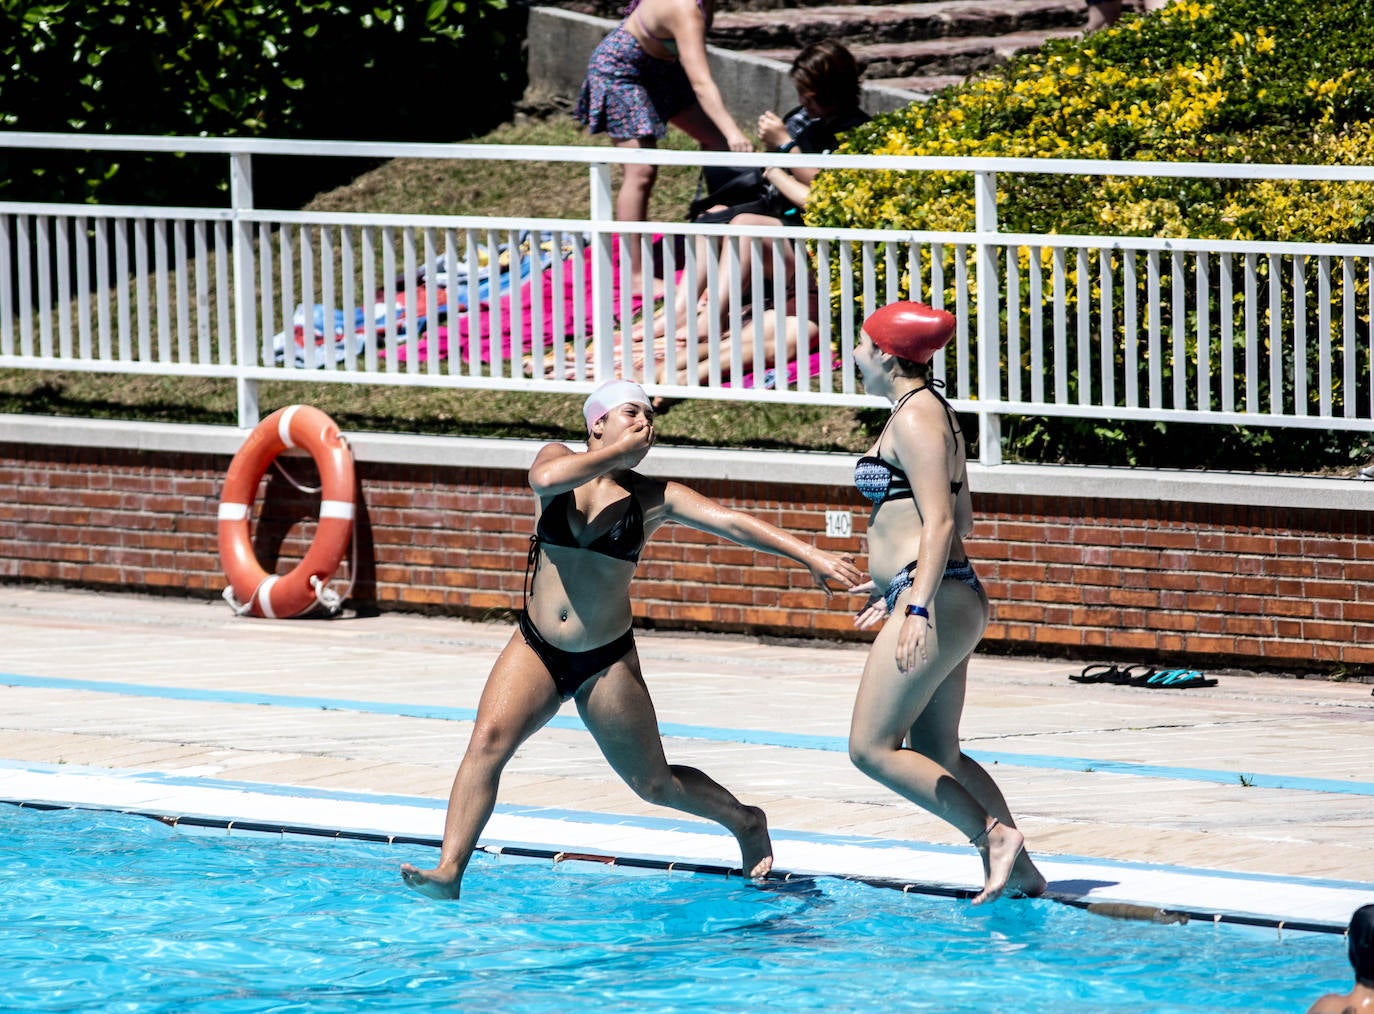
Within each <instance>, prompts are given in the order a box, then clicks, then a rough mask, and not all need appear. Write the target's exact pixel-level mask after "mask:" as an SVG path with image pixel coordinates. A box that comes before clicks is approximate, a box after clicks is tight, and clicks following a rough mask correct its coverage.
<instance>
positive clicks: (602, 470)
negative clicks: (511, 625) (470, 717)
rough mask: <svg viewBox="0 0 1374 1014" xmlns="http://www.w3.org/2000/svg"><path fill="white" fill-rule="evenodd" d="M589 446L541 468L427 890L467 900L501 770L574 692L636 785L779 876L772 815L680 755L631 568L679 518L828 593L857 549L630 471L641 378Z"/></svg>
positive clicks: (606, 403)
mask: <svg viewBox="0 0 1374 1014" xmlns="http://www.w3.org/2000/svg"><path fill="white" fill-rule="evenodd" d="M584 414H585V416H586V419H587V428H588V430H589V432H590V436H589V437H588V438H587V450H586V451H581V452H579V451H573V450H571V449H569V448H568V447H566V446H564V445H563V444H547V445H545V446H544V448H543V449H542V450H540V452H539V454H538V455H537V456H536V457H535V460H534V465H533V466H532V467H531V468H530V473H529V481H530V486H531V487H532V488H533V489H534V492H535V493H536V494H537V495H538V498H539V506H540V514H539V520H538V523H537V525H536V527H535V534H534V536H533V537H532V539H531V548H530V566H529V572H528V574H527V577H526V582H527V584H526V590H527V595H526V604H525V609H524V611H523V612H522V613H521V616H520V629H519V631H518V632H517V633H516V634H514V635H513V636H512V637H511V639H510V642H509V643H508V644H507V645H506V647H505V649H504V650H503V651H502V652H501V655H500V657H499V658H498V659H497V660H496V665H495V667H494V668H493V669H492V672H491V675H490V676H489V677H488V678H487V684H486V687H485V688H484V689H483V691H482V697H481V700H480V702H479V703H478V705H477V719H476V722H475V724H474V727H473V730H472V738H471V739H470V740H469V742H468V748H467V752H466V753H465V754H464V755H463V760H462V763H461V764H460V765H459V767H458V773H457V775H456V776H455V777H454V780H453V789H452V791H451V792H450V794H449V803H448V815H447V817H446V818H445V822H444V841H443V848H442V850H441V851H440V854H439V864H438V866H436V867H435V868H433V869H430V870H420V869H417V868H416V867H414V866H412V865H410V864H409V863H407V864H405V865H403V866H402V867H401V876H402V877H403V878H404V879H405V882H406V883H407V884H409V885H410V886H411V887H413V888H415V890H417V891H420V892H421V893H422V894H427V895H430V896H431V897H436V898H456V897H458V893H459V890H460V888H461V883H462V877H463V870H464V869H465V868H466V867H467V864H468V859H469V858H470V857H471V856H472V851H473V849H474V848H475V847H476V845H477V838H478V836H479V835H480V834H481V832H482V828H483V827H485V826H486V823H487V820H488V819H489V818H490V817H491V812H492V808H493V807H494V806H495V803H496V790H497V785H498V782H499V781H500V777H501V772H502V770H503V769H504V768H505V766H506V764H507V762H509V760H510V759H511V757H512V756H514V754H515V751H516V749H517V748H518V747H519V746H520V744H521V743H523V742H524V741H525V740H526V739H528V738H529V737H530V736H531V735H533V734H534V733H535V732H536V731H538V730H539V729H540V728H541V727H543V726H544V725H545V724H546V723H547V722H548V721H549V719H551V718H552V717H553V716H554V715H555V714H556V713H557V711H558V708H559V706H560V705H561V704H562V703H563V702H564V701H566V700H568V699H569V698H571V699H572V700H573V701H575V702H576V704H577V710H578V713H579V714H580V715H581V716H582V720H583V722H585V723H586V726H587V729H588V730H589V731H590V732H591V734H592V736H593V737H594V738H595V739H596V742H597V745H598V746H600V747H601V751H602V753H604V754H605V756H606V759H607V760H608V761H609V762H610V764H611V767H612V768H614V769H615V771H616V773H617V774H619V775H620V776H621V777H622V778H623V779H625V781H626V783H627V784H628V785H629V786H630V787H631V788H632V789H634V791H635V792H636V793H638V794H639V795H640V796H641V797H642V798H644V799H646V800H648V801H649V802H652V803H658V804H660V805H663V806H671V807H674V808H676V809H679V810H684V811H686V812H687V813H691V814H694V815H696V816H699V817H708V818H710V819H711V820H714V821H716V822H717V823H719V824H722V825H724V826H725V828H726V829H727V830H729V831H730V832H731V833H732V834H733V835H734V836H735V838H736V840H737V841H738V842H739V846H740V853H741V858H742V863H741V868H742V869H743V870H744V871H745V873H746V875H748V876H750V877H762V876H764V875H765V874H767V872H768V870H769V869H770V868H771V866H772V862H773V849H772V843H771V842H770V840H769V837H768V824H767V821H766V819H765V817H764V813H763V811H762V810H760V809H759V808H758V807H755V806H746V805H744V804H742V803H741V802H740V801H739V800H737V799H736V798H735V797H734V796H732V795H731V794H730V793H729V792H728V791H727V790H726V789H725V788H723V787H722V786H721V785H719V784H718V783H716V782H714V781H712V780H711V779H710V778H709V777H707V776H706V775H705V774H703V773H702V772H700V771H698V770H696V769H695V768H689V767H683V766H681V765H671V766H670V765H669V764H668V761H667V759H666V758H665V757H664V754H663V742H662V740H661V739H660V737H659V733H658V722H657V719H656V717H655V715H654V706H653V702H652V701H651V700H650V699H649V691H648V688H647V687H646V686H645V683H644V677H643V676H642V675H641V673H640V668H639V656H638V654H637V653H636V651H635V643H634V634H633V631H632V630H631V620H632V615H631V609H630V579H631V578H632V577H633V576H634V572H635V565H636V562H637V560H638V559H639V553H640V550H641V549H642V548H643V546H644V543H645V541H646V540H647V539H648V538H649V537H650V536H651V535H653V533H654V532H655V531H656V530H657V529H658V528H659V527H660V526H661V525H663V524H665V523H666V522H668V521H677V522H679V523H681V524H685V525H688V526H689V527H692V528H696V529H699V530H701V531H704V532H710V533H711V534H713V535H718V536H720V537H721V538H724V539H729V540H730V541H732V542H736V543H738V544H740V545H742V546H748V547H750V548H752V549H758V550H765V551H767V552H770V553H776V554H777V555H779V556H785V557H787V558H788V559H791V560H795V561H797V562H798V563H800V564H802V566H804V567H806V568H807V569H808V570H810V571H811V576H812V578H813V579H814V580H815V582H816V584H817V585H819V586H820V587H821V588H822V589H824V590H825V592H826V594H827V595H829V594H830V589H829V587H828V585H827V582H830V581H834V582H836V583H837V584H839V585H841V586H843V587H845V588H850V587H853V586H854V585H855V584H856V583H857V582H859V581H860V580H862V574H861V573H860V572H859V570H858V569H857V568H856V567H855V566H854V564H853V561H852V560H850V559H849V558H847V557H839V556H836V555H835V554H833V553H827V552H824V551H823V550H820V549H817V548H815V547H814V546H810V545H808V544H807V543H805V542H802V541H801V540H800V539H797V538H795V537H793V536H791V535H788V534H787V533H786V532H784V531H782V530H780V529H778V528H775V527H773V526H772V525H770V524H767V523H766V522H764V521H760V520H759V519H757V518H755V517H752V516H751V515H748V514H745V513H742V512H741V511H737V510H732V509H730V508H728V507H725V506H723V505H722V504H719V503H716V502H715V501H714V500H710V499H707V498H706V497H704V496H701V495H700V494H698V493H696V492H693V491H692V490H691V489H689V488H688V487H686V486H684V485H682V484H681V483H677V482H660V481H658V480H656V479H650V478H647V477H645V476H642V475H639V474H638V473H636V472H634V471H632V469H634V467H635V466H636V465H638V464H639V462H640V461H641V460H642V459H643V458H644V455H645V454H647V453H648V452H649V448H650V447H652V446H653V441H654V415H653V410H652V409H651V408H650V405H649V399H648V397H647V396H646V395H645V394H644V390H643V389H642V388H641V387H640V386H639V385H638V384H632V383H629V382H627V381H623V380H614V381H610V382H608V383H606V384H603V385H601V387H599V388H597V390H596V391H594V392H593V393H592V395H591V397H590V398H588V399H587V404H586V407H585V408H584Z"/></svg>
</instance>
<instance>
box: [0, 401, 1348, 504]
mask: <svg viewBox="0 0 1374 1014" xmlns="http://www.w3.org/2000/svg"><path fill="white" fill-rule="evenodd" d="M346 435H347V437H348V441H349V444H350V446H351V447H352V448H353V455H354V457H355V458H356V459H357V460H358V461H363V462H376V463H380V464H389V465H425V466H439V467H448V468H498V469H512V468H513V469H526V468H528V467H529V466H530V464H531V463H532V462H533V461H534V456H535V454H536V453H537V452H538V450H539V448H540V447H542V446H543V445H544V441H540V440H490V439H485V440H484V439H476V438H470V437H434V436H412V435H408V434H402V433H350V434H346ZM246 436H247V434H246V433H245V432H244V431H243V430H240V429H237V428H236V427H232V426H205V425H191V424H187V425H180V424H175V423H142V422H124V421H119V420H104V419H101V420H94V419H68V418H58V417H46V416H23V415H0V443H12V444H38V445H43V446H58V447H74V448H102V449H109V450H125V451H147V452H156V453H173V454H176V453H181V454H219V455H223V456H225V457H226V458H227V457H231V456H232V455H233V454H234V453H235V452H236V451H237V450H238V449H239V447H240V446H241V445H242V443H243V441H244V439H245V437H246ZM226 467H227V463H226ZM853 468H854V456H853V455H850V454H834V453H820V452H808V451H755V450H723V449H717V448H699V447H670V446H661V447H659V448H657V449H656V450H655V451H654V453H653V456H652V457H651V458H650V459H648V460H647V461H646V463H645V466H644V467H643V468H642V469H641V470H642V471H643V472H644V473H645V474H647V475H654V476H657V477H659V478H676V479H683V480H688V481H695V482H700V481H711V480H726V481H749V482H757V483H783V484H791V485H819V486H848V485H850V483H851V482H852V481H853ZM969 485H970V487H971V488H972V489H973V491H974V492H975V493H982V494H990V495H1010V496H1054V497H1073V498H1076V499H1078V498H1086V499H1104V500H1138V501H1145V502H1165V501H1168V502H1172V503H1211V504H1225V505H1240V506H1248V507H1279V508H1289V509H1299V510H1359V511H1367V510H1369V509H1370V507H1371V506H1374V483H1364V482H1361V481H1359V480H1357V479H1344V478H1321V477H1309V476H1288V475H1254V474H1250V473H1237V472H1183V471H1178V472H1171V471H1163V470H1150V469H1134V468H1093V467H1086V466H1077V465H998V466H996V467H993V468H987V467H984V466H982V465H978V464H977V463H973V462H971V463H970V464H969Z"/></svg>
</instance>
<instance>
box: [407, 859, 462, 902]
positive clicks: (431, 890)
mask: <svg viewBox="0 0 1374 1014" xmlns="http://www.w3.org/2000/svg"><path fill="white" fill-rule="evenodd" d="M401 879H402V880H404V881H405V882H406V886H407V887H410V888H412V889H413V890H416V891H419V892H420V893H421V894H423V895H424V896H425V897H427V898H438V899H440V900H441V901H443V900H450V899H453V898H456V897H458V892H459V891H461V890H462V887H463V882H462V879H461V878H460V877H458V876H457V875H454V874H450V873H449V872H447V871H445V870H440V869H437V868H436V869H433V870H421V869H417V868H416V867H414V866H411V865H410V863H402V864H401Z"/></svg>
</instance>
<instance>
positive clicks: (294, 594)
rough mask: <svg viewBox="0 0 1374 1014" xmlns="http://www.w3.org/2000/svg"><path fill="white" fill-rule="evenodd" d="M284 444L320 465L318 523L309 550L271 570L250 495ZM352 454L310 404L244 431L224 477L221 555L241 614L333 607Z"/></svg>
mask: <svg viewBox="0 0 1374 1014" xmlns="http://www.w3.org/2000/svg"><path fill="white" fill-rule="evenodd" d="M288 447H300V448H303V449H304V450H307V451H309V452H310V456H311V457H312V458H314V459H315V464H316V465H317V466H318V467H319V470H320V523H319V527H318V528H317V529H316V531H315V539H314V541H313V542H311V543H310V549H309V550H308V551H307V552H306V554H305V559H303V560H301V562H300V563H299V564H297V565H296V568H295V569H294V570H292V571H291V572H290V573H288V574H285V575H282V576H280V577H279V576H277V575H276V574H268V573H267V571H265V570H263V569H262V567H261V566H260V565H259V564H258V559H257V557H256V556H255V555H254V553H253V543H252V540H251V538H250V537H249V534H248V520H249V518H250V517H251V516H252V514H253V498H254V497H255V496H256V495H257V492H258V483H259V482H261V481H262V477H263V476H264V475H265V474H266V473H267V469H268V466H270V465H271V464H272V462H273V461H274V460H275V459H276V457H277V455H279V454H280V453H281V452H282V451H284V450H286V449H287V448H288ZM353 515H354V503H353V456H352V454H351V453H350V451H349V449H348V442H347V441H346V440H345V439H344V438H343V434H341V433H340V432H339V427H338V426H336V425H335V423H334V420H333V419H330V418H329V416H327V415H325V414H324V413H323V412H321V411H320V410H319V409H317V408H312V407H311V406H309V405H288V406H287V407H286V408H283V409H278V410H277V411H276V412H273V413H272V414H271V415H269V416H268V417H267V418H266V419H264V420H263V421H262V422H260V423H258V426H257V428H256V429H254V430H253V432H252V433H250V434H249V436H248V439H247V440H245V441H244V443H243V446H242V447H240V448H239V452H238V453H237V454H235V455H234V460H233V461H232V462H230V464H229V472H228V474H226V475H225V477H224V492H223V494H222V495H221V497H220V504H219V560H220V565H221V566H222V567H223V568H224V573H225V576H226V577H228V578H229V587H228V588H226V589H225V590H224V597H225V599H226V600H228V602H229V604H230V605H231V606H233V607H234V611H235V612H237V613H239V614H241V615H242V614H250V613H251V614H252V615H253V616H264V617H269V618H270V617H283V618H285V617H291V616H300V615H302V614H304V613H307V612H309V611H310V610H312V609H313V608H314V607H315V606H316V605H322V606H324V607H325V608H327V609H329V610H330V612H337V611H338V606H339V597H338V595H336V594H334V593H332V592H330V591H329V589H328V587H327V585H328V582H329V579H330V578H331V577H333V576H334V571H335V570H337V569H338V567H339V563H340V561H342V560H343V558H344V554H345V553H346V552H347V551H348V546H349V540H350V539H351V537H352V534H353Z"/></svg>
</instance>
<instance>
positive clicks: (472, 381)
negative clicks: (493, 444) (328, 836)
mask: <svg viewBox="0 0 1374 1014" xmlns="http://www.w3.org/2000/svg"><path fill="white" fill-rule="evenodd" d="M3 148H42V149H52V150H55V149H64V148H65V149H75V150H96V149H99V150H118V151H128V152H145V153H146V152H188V153H198V154H214V155H224V156H227V159H228V169H229V179H230V200H229V207H228V208H209V209H203V208H202V209H198V208H159V207H112V206H110V207H102V206H93V205H79V204H66V203H20V202H7V203H6V202H0V367H10V368H21V369H64V370H89V371H101V372H114V373H121V372H122V373H151V374H167V375H192V376H211V377H224V378H231V379H233V380H234V381H235V382H236V384H237V387H238V402H239V409H238V411H239V423H240V425H242V426H244V427H249V426H252V425H254V424H255V423H256V422H257V420H258V415H259V413H258V398H257V385H258V384H259V383H260V382H261V381H264V380H273V379H289V380H297V381H311V382H323V383H354V384H358V383H362V384H378V383H381V384H412V385H431V386H449V387H473V388H476V387H480V388H502V389H518V390H586V389H589V388H590V387H591V386H592V384H594V383H595V382H598V381H599V380H601V379H603V378H605V377H608V376H612V375H624V376H633V377H635V378H636V379H639V380H641V381H642V382H644V383H645V384H646V386H647V387H649V388H650V389H651V390H652V391H653V392H654V393H656V394H662V395H665V396H667V397H693V396H710V397H715V398H727V399H729V398H733V399H749V400H758V401H788V402H812V403H828V404H855V405H873V404H878V402H877V401H876V399H873V398H871V397H869V396H867V395H864V394H863V393H862V391H861V390H860V389H859V387H858V385H857V381H856V378H855V372H854V368H853V359H852V351H853V345H854V340H855V337H856V334H855V328H856V320H861V319H862V316H863V315H864V314H866V313H867V312H869V311H870V310H872V309H874V308H876V307H877V306H879V305H882V304H883V303H885V302H887V301H889V300H891V299H895V298H899V297H908V296H909V297H910V298H919V299H924V300H926V301H928V302H931V303H932V304H934V305H937V306H945V307H946V308H948V309H950V310H952V311H954V312H955V313H956V315H957V316H958V319H959V331H958V333H957V335H956V338H955V340H954V341H953V342H952V343H951V346H950V347H949V348H948V349H947V350H946V352H945V353H944V354H943V355H942V356H940V357H937V360H936V372H937V375H938V376H941V377H942V378H943V379H945V380H946V382H947V384H948V386H949V391H950V394H951V398H952V400H953V402H954V403H955V405H956V407H958V408H959V409H960V410H962V411H968V412H973V413H977V415H978V417H979V419H980V429H981V436H982V437H983V438H984V439H983V440H982V441H981V442H980V446H981V447H982V455H983V462H984V464H997V463H998V461H999V455H998V443H999V441H998V440H997V439H996V437H997V436H998V434H999V425H1000V417H1001V416H1002V415H1005V414H1012V415H1050V414H1052V415H1071V416H1080V417H1091V418H1124V419H1157V420H1163V419H1173V420H1180V421H1190V422H1225V423H1233V424H1238V425H1279V426H1305V427H1312V426H1322V427H1330V428H1344V429H1369V428H1370V427H1371V425H1374V423H1372V421H1374V387H1371V382H1370V366H1369V364H1370V358H1371V344H1374V334H1372V333H1371V325H1370V321H1371V305H1370V290H1371V284H1370V283H1371V281H1374V245H1340V246H1337V245H1321V244H1307V243H1241V242H1233V241H1220V240H1161V239H1148V238H1147V239H1141V238H1124V237H1112V236H1069V235H1011V234H1006V233H1001V232H999V231H998V226H997V203H996V202H997V188H996V179H997V174H998V173H1005V172H1014V173H1022V174H1024V173H1051V174H1072V175H1113V174H1116V175H1130V176H1151V175H1152V176H1180V177H1228V178H1251V179H1307V180H1361V181H1374V167H1367V166H1355V167H1321V166H1254V165H1245V166H1222V165H1203V164H1197V165H1178V164H1169V163H1139V162H1130V163H1110V162H1084V161H1063V162H1056V161H1050V160H1039V159H1036V160H1026V159H954V158H948V159H944V158H942V159H933V158H895V157H872V156H833V155H832V156H808V157H807V162H808V164H815V165H818V166H822V167H829V168H862V169H882V170H902V171H916V172H919V171H933V170H939V171H950V170H954V171H962V172H968V173H970V174H971V176H970V178H971V180H972V186H973V187H974V197H975V204H976V222H977V224H976V227H975V230H974V231H972V232H967V233H958V232H948V233H936V232H894V231H880V230H862V229H819V228H810V227H801V228H787V227H776V228H763V227H742V226H706V225H692V224H688V223H682V222H676V223H665V222H653V223H630V222H615V221H614V220H613V216H612V211H611V209H612V200H611V166H612V165H613V164H616V163H624V162H631V161H640V162H650V163H653V164H657V165H692V166H697V165H703V164H711V165H735V166H744V165H760V164H774V165H783V164H787V163H788V162H794V161H795V156H779V155H771V154H770V155H754V156H749V155H735V154H730V153H706V152H700V153H698V152H690V153H689V152H674V151H652V150H648V151H646V150H626V149H611V148H593V147H587V148H581V147H556V148H545V147H501V146H488V145H435V144H363V143H330V142H313V141H311V142H288V141H266V140H260V139H259V140H235V139H219V140H214V139H200V138H151V137H149V138H144V137H93V136H86V135H51V134H20V133H14V134H0V149H3ZM259 154H271V155H293V156H298V157H301V158H303V159H309V158H313V157H322V156H332V157H337V156H364V157H418V158H431V159H450V160H452V159H460V160H482V161H495V160H517V161H568V162H577V163H583V164H585V165H587V168H588V178H589V204H588V206H589V209H590V211H589V214H588V217H587V218H586V219H578V220H549V219H535V218H528V219H524V218H509V217H472V216H438V215H381V214H378V215H371V214H367V215H364V214H327V213H308V212H295V211H280V210H264V209H258V208H255V207H254V202H253V193H252V158H253V156H254V155H259ZM636 249H637V250H638V254H639V257H640V259H641V260H642V261H643V262H644V263H657V267H658V274H659V276H660V277H661V280H662V284H663V286H664V287H665V288H666V293H665V294H664V298H663V301H662V303H661V304H660V310H659V314H658V317H657V318H656V317H655V314H654V312H653V310H652V309H646V308H652V307H654V306H655V297H654V293H653V291H652V288H651V285H652V279H651V278H650V275H651V273H650V272H645V278H646V279H648V280H647V281H643V282H641V283H640V284H639V285H638V287H636V285H635V283H634V279H633V276H632V273H631V261H632V258H633V256H634V252H635V250H636ZM746 263H747V265H748V266H747V267H746ZM797 265H801V266H802V267H801V268H800V269H798V268H797V267H796V266H797ZM679 271H680V272H681V276H680V280H679V274H678V273H679ZM699 278H700V281H699V280H698V279H699ZM817 288H818V289H819V290H820V295H819V296H816V295H815V294H814V292H812V291H811V290H814V289H817ZM832 288H833V290H834V291H832ZM699 297H701V299H702V300H703V303H702V305H703V307H704V309H703V311H702V312H701V313H700V315H698V313H697V312H696V310H695V308H696V307H697V305H698V302H699ZM679 304H680V305H679ZM834 305H838V306H839V307H840V308H841V312H832V308H833V306H834ZM682 307H685V308H686V309H685V310H684V309H682ZM849 311H854V312H849ZM317 322H318V326H316V325H317ZM298 331H299V340H298V334H297V332H298ZM732 336H738V340H734V339H732ZM755 376H757V382H756V380H755Z"/></svg>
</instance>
